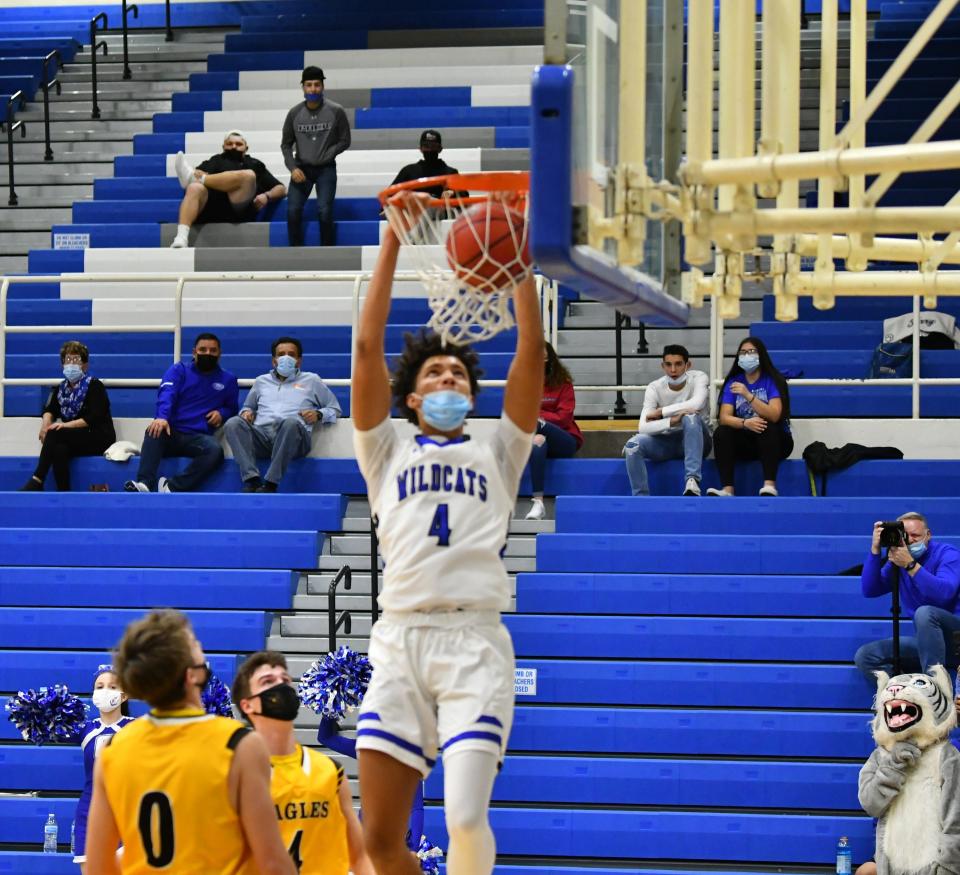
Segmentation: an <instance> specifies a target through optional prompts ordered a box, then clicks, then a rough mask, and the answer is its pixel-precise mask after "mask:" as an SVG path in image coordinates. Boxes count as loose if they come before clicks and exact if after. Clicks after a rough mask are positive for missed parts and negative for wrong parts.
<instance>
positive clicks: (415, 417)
mask: <svg viewBox="0 0 960 875" xmlns="http://www.w3.org/2000/svg"><path fill="white" fill-rule="evenodd" d="M398 249H399V244H398V241H397V238H396V236H395V235H394V232H393V231H392V230H388V231H387V232H386V234H385V237H384V240H383V244H382V245H381V247H380V255H379V258H378V261H377V266H376V269H375V270H374V275H373V280H372V281H371V283H370V291H369V294H368V296H367V300H366V303H365V305H364V308H363V312H362V313H361V316H360V325H359V330H358V335H357V343H356V352H355V358H354V369H353V380H352V399H351V407H352V414H351V415H352V417H353V423H354V427H355V429H356V432H355V435H354V443H355V447H356V452H357V459H358V461H359V464H360V470H361V472H362V473H363V476H364V479H365V480H366V483H367V492H368V495H369V497H370V505H371V509H372V511H373V513H374V519H375V521H376V522H377V531H378V534H379V537H380V544H381V548H382V550H383V556H384V560H385V570H384V579H383V592H382V594H381V596H380V604H381V605H382V607H383V609H384V613H383V616H382V618H381V619H380V620H379V622H378V623H377V624H376V625H375V626H374V627H373V632H372V634H371V640H370V660H371V662H372V663H373V666H374V671H373V678H372V681H371V684H370V688H369V690H368V691H367V694H366V696H365V697H364V700H363V704H362V706H361V709H360V715H359V718H358V723H357V726H358V731H357V750H358V758H359V767H360V797H361V802H362V809H363V829H364V839H365V843H366V846H367V851H368V853H369V855H370V858H371V860H372V861H373V864H374V867H375V868H376V870H377V871H378V872H384V873H390V875H417V873H419V872H420V868H419V866H418V864H417V861H416V858H415V857H413V855H412V854H411V853H410V852H409V851H408V850H407V849H406V845H405V844H404V833H405V830H406V827H407V818H408V816H409V813H410V806H411V804H412V802H413V798H414V794H415V791H416V788H417V784H418V782H419V781H420V780H422V778H423V777H425V776H426V775H427V774H429V772H430V770H431V769H432V767H433V765H434V763H435V761H436V759H437V757H438V755H439V753H440V751H442V752H443V768H444V799H445V816H446V824H447V832H448V834H449V848H448V851H447V872H448V873H450V875H489V873H490V872H491V871H492V870H493V865H494V857H495V851H496V848H495V843H494V837H493V832H492V831H491V829H490V824H489V816H488V808H489V803H490V795H491V792H492V788H493V780H494V778H495V776H496V774H497V768H498V766H499V764H500V762H501V761H502V759H503V755H504V751H505V748H506V744H507V737H508V736H509V733H510V726H511V722H512V717H513V686H514V658H513V646H512V644H511V641H510V636H509V633H508V632H507V630H506V628H505V627H504V626H503V625H502V623H501V622H500V612H501V611H503V610H505V609H506V608H507V607H508V606H509V603H510V590H509V586H508V579H507V573H506V570H505V568H504V565H503V561H502V558H501V556H502V553H503V549H504V546H505V543H506V540H507V533H508V528H509V525H510V519H511V516H512V514H513V506H514V504H515V502H516V498H517V489H518V486H519V481H520V476H521V474H522V472H523V468H524V466H525V464H526V462H527V458H528V456H529V454H530V447H531V441H532V437H533V433H534V430H535V429H536V425H537V416H538V411H539V408H540V398H541V394H542V388H543V349H544V347H543V336H542V329H541V325H540V313H539V305H538V303H537V297H536V292H535V289H534V284H533V280H532V279H530V278H528V279H526V280H523V281H522V282H521V283H520V285H519V286H518V287H517V289H516V290H515V292H514V309H515V314H516V321H517V327H518V337H517V349H516V354H515V356H514V359H513V362H512V364H511V366H510V371H509V374H508V377H507V385H506V389H505V391H504V399H503V414H502V416H501V418H500V420H499V422H498V423H497V425H496V428H495V430H494V432H493V435H492V437H491V438H490V439H489V440H488V441H484V442H481V441H477V440H472V439H471V438H470V436H468V435H465V434H464V433H463V421H464V418H465V417H466V415H467V413H468V412H469V410H470V409H471V407H472V406H473V401H474V396H475V395H476V393H477V391H478V388H479V387H478V383H477V378H478V369H477V356H476V354H475V353H474V352H473V351H472V350H471V349H470V348H469V347H466V346H453V345H449V346H444V345H442V343H441V342H440V340H439V338H438V337H437V336H436V335H421V336H419V337H417V338H414V337H412V336H409V335H408V336H407V339H406V347H405V349H404V351H403V354H402V355H401V357H400V359H399V362H398V365H397V367H396V370H395V371H394V374H393V377H394V380H393V387H392V401H393V403H394V404H396V406H397V408H398V409H399V410H401V411H402V412H403V414H405V415H406V417H407V419H408V420H410V421H411V422H413V423H415V424H416V425H417V426H418V427H419V429H420V434H418V435H417V436H416V437H415V438H411V439H409V440H408V439H405V438H401V437H400V436H399V435H398V433H397V431H396V429H395V428H394V426H393V423H392V422H391V421H390V406H391V385H390V375H389V374H388V372H387V366H386V361H385V357H384V332H385V326H386V322H387V315H388V312H389V310H390V294H391V287H392V285H393V275H394V271H395V269H396V264H397V255H398Z"/></svg>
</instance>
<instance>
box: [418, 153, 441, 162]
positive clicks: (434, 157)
mask: <svg viewBox="0 0 960 875" xmlns="http://www.w3.org/2000/svg"><path fill="white" fill-rule="evenodd" d="M420 154H421V155H423V162H424V164H438V163H439V162H440V153H439V152H431V151H429V150H423V151H421V152H420Z"/></svg>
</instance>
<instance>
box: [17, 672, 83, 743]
mask: <svg viewBox="0 0 960 875" xmlns="http://www.w3.org/2000/svg"><path fill="white" fill-rule="evenodd" d="M5 708H6V710H7V711H9V712H10V714H9V716H8V717H7V719H8V720H10V722H11V723H13V725H14V726H16V727H17V729H18V730H19V731H20V734H21V735H22V736H23V740H24V741H29V742H31V743H32V744H37V745H42V744H47V743H48V742H51V741H65V740H66V739H68V738H72V737H74V736H75V735H77V734H78V733H79V732H80V729H81V728H82V727H83V725H84V723H86V722H87V706H86V705H84V704H83V702H82V701H81V700H80V698H79V697H78V696H75V695H73V693H71V692H70V690H68V689H67V688H66V687H65V686H64V685H63V684H54V685H53V686H52V687H40V689H38V690H20V691H19V692H18V693H17V694H16V695H15V696H11V697H10V698H9V699H8V700H7V704H6V706H5Z"/></svg>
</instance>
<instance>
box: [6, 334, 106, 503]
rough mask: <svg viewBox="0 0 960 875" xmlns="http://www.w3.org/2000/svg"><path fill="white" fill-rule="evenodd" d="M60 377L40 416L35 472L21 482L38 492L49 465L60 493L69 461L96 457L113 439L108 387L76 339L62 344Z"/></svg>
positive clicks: (67, 486)
mask: <svg viewBox="0 0 960 875" xmlns="http://www.w3.org/2000/svg"><path fill="white" fill-rule="evenodd" d="M60 363H61V364H62V365H63V381H62V382H61V383H60V385H59V386H58V387H57V388H56V389H54V390H53V391H52V392H51V393H50V397H49V398H48V399H47V404H46V406H45V407H44V408H43V416H42V417H41V420H40V443H41V444H43V446H42V448H41V450H40V459H39V461H38V462H37V467H36V469H35V470H34V472H33V476H32V477H31V478H30V479H29V480H28V481H27V482H26V483H25V484H24V485H23V486H21V487H20V490H21V491H22V492H39V491H40V490H42V489H43V481H44V480H45V479H46V477H47V473H48V472H49V471H50V468H51V467H52V468H53V479H54V481H55V482H56V484H57V491H58V492H69V491H70V460H71V459H72V458H74V457H75V456H99V455H100V454H101V453H103V452H104V450H106V449H107V447H109V446H110V445H111V444H112V443H114V442H115V441H116V439H117V435H116V433H115V432H114V429H113V417H112V416H111V415H110V399H109V398H108V397H107V390H106V388H105V387H104V385H103V383H101V382H100V381H99V380H98V379H97V378H96V377H91V376H90V374H89V369H90V351H89V350H88V349H87V347H86V345H85V344H82V343H80V342H79V341H78V340H68V341H67V342H66V343H65V344H64V345H63V346H62V347H61V348H60Z"/></svg>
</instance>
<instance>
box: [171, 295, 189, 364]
mask: <svg viewBox="0 0 960 875" xmlns="http://www.w3.org/2000/svg"><path fill="white" fill-rule="evenodd" d="M186 283H187V281H186V279H185V278H184V277H180V278H179V279H178V280H177V290H176V292H174V304H173V310H174V313H173V326H174V327H173V363H174V364H176V363H177V362H178V361H180V357H181V356H182V355H183V287H184V286H185V285H186Z"/></svg>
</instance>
